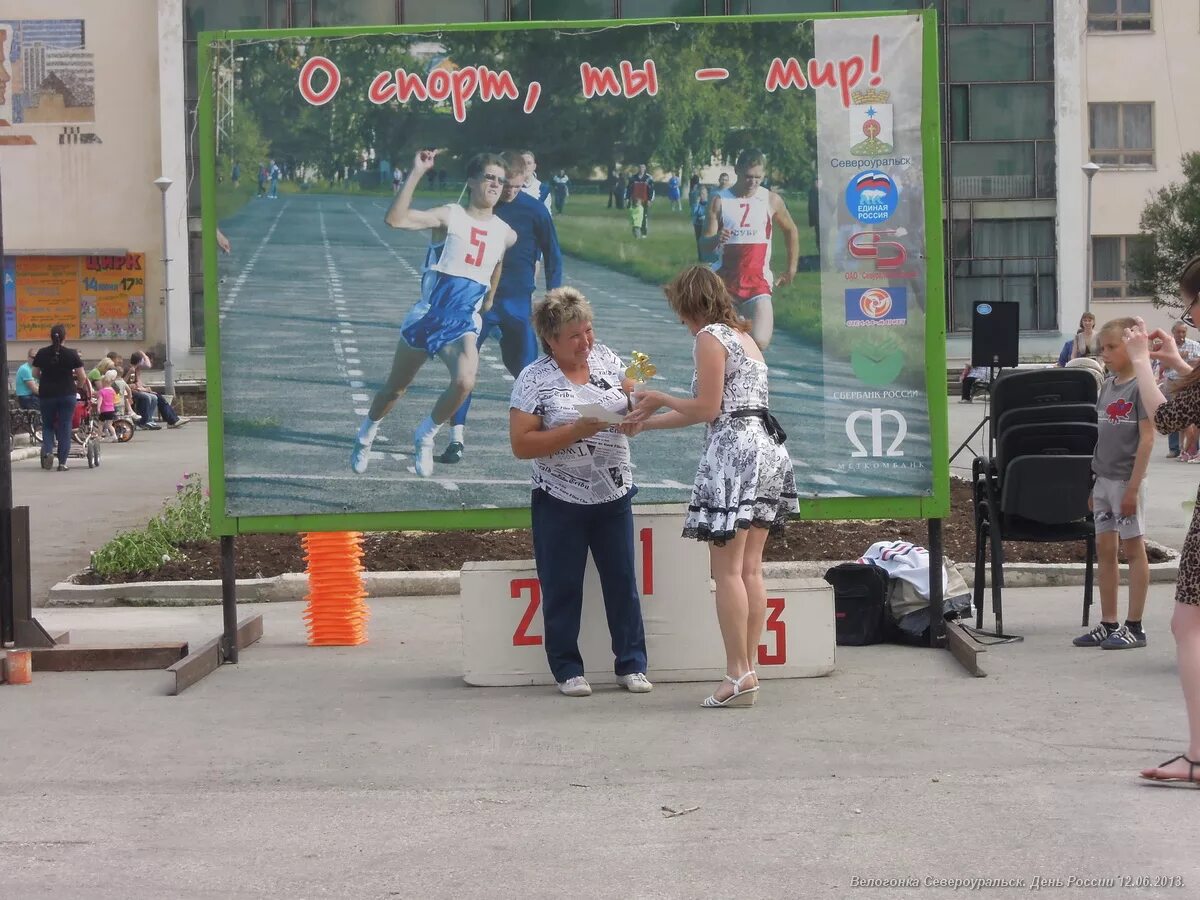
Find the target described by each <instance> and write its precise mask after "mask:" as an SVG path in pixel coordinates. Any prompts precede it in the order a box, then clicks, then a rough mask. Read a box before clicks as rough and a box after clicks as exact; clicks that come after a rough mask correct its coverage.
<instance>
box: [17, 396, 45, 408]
mask: <svg viewBox="0 0 1200 900" xmlns="http://www.w3.org/2000/svg"><path fill="white" fill-rule="evenodd" d="M17 408H18V409H41V408H42V407H41V404H40V403H39V402H38V398H37V395H36V394H26V395H24V396H23V397H17Z"/></svg>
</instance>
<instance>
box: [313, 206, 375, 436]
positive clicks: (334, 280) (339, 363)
mask: <svg viewBox="0 0 1200 900" xmlns="http://www.w3.org/2000/svg"><path fill="white" fill-rule="evenodd" d="M317 220H318V222H319V223H320V226H321V248H322V250H323V251H324V253H325V275H326V278H327V280H328V285H329V299H330V300H332V301H333V305H334V308H335V309H336V310H337V318H338V319H339V320H341V321H340V322H339V324H340V325H346V324H348V323H347V321H346V320H347V319H348V318H349V316H348V315H347V313H346V311H345V305H344V302H343V301H342V300H339V299H338V296H339V295H340V294H341V288H340V287H339V286H338V285H340V284H341V280H342V277H341V275H340V274H339V273H338V269H337V263H336V262H335V261H334V258H333V247H332V246H331V245H330V243H329V233H328V232H327V231H326V229H325V211H324V205H323V204H321V203H318V204H317ZM337 331H338V333H340V334H344V335H353V334H354V329H353V328H338V329H337ZM346 343H347V344H349V343H353V338H351V339H350V340H349V341H347V342H346ZM354 352H356V353H357V352H358V350H357V348H356V349H355V351H354ZM333 353H334V359H335V365H336V367H337V371H338V375H339V376H340V377H341V378H343V379H345V380H346V383H347V385H348V386H349V387H350V389H351V390H352V391H353V390H354V389H355V388H362V387H364V384H363V382H362V381H361V380H360V379H361V378H362V377H363V371H362V369H351V368H349V364H350V363H351V362H352V360H351V359H350V358H348V357H347V355H346V348H345V346H343V343H342V341H341V340H339V339H338V338H337V337H334V339H333ZM353 362H354V363H357V362H358V360H357V359H354V360H353ZM351 397H352V399H353V400H354V402H355V403H367V402H368V400H369V398H368V397H367V395H366V394H358V393H354V394H352V395H351ZM368 409H369V407H366V406H355V407H354V414H355V415H356V416H365V415H366V414H367V411H368ZM372 455H374V454H372ZM380 458H381V459H382V458H383V457H382V454H380Z"/></svg>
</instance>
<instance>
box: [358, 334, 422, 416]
mask: <svg viewBox="0 0 1200 900" xmlns="http://www.w3.org/2000/svg"><path fill="white" fill-rule="evenodd" d="M428 358H429V355H428V354H427V353H426V352H425V351H424V350H418V349H417V348H416V347H410V346H409V345H408V344H407V343H405V342H404V341H403V340H401V341H399V342H397V344H396V355H395V356H393V357H392V371H391V372H389V373H388V377H387V381H386V382H384V385H383V387H381V388H380V389H379V390H378V391H376V393H375V399H374V400H372V401H371V408H370V409H369V410H367V417H368V418H369V419H370V420H371V421H372V422H378V421H379V420H380V419H382V418H383V417H384V416H386V415H387V414H388V413H389V412H390V411H391V409H392V407H393V406H395V405H396V401H397V400H399V399H400V398H401V397H403V396H404V392H405V391H406V390H408V386H409V385H410V384H412V380H413V379H414V378H416V377H417V372H418V371H420V369H421V366H423V365H424V364H425V360H427V359H428Z"/></svg>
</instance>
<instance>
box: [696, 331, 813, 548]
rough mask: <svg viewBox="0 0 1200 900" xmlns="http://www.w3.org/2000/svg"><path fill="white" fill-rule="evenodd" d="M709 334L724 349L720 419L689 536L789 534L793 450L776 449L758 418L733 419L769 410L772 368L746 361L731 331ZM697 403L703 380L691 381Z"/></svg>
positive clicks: (700, 472)
mask: <svg viewBox="0 0 1200 900" xmlns="http://www.w3.org/2000/svg"><path fill="white" fill-rule="evenodd" d="M705 332H707V333H708V334H711V335H712V336H713V337H715V338H716V339H717V340H718V341H720V342H721V346H723V347H724V348H725V354H726V355H725V383H724V386H723V387H722V389H721V414H720V415H719V416H718V417H717V418H716V419H714V420H713V421H712V422H709V423H708V425H707V426H705V430H704V454H703V456H701V457H700V467H699V469H697V470H696V484H695V487H694V488H693V490H692V500H691V503H690V504H688V514H687V518H686V519H685V520H684V526H683V536H684V537H690V538H696V539H697V540H701V541H712V542H713V543H715V544H718V545H720V544H723V543H725V542H726V541H728V540H730V539H731V538H733V537H734V535H735V534H737V529H739V528H749V527H750V526H751V525H758V526H761V527H765V528H776V529H779V528H782V527H783V526H784V524H785V523H786V521H787V514H788V513H792V512H796V511H798V510H799V508H800V507H799V504H798V503H797V501H796V476H795V475H794V474H793V472H792V460H791V457H790V456H788V452H787V448H785V447H784V445H783V444H779V443H776V441H775V439H774V438H773V437H772V436H771V435H770V433H769V432H768V430H767V426H766V423H765V421H764V420H763V419H762V418H761V417H758V416H746V417H744V418H742V417H732V416H730V415H729V414H730V413H732V412H736V411H737V410H766V409H768V408H769V406H768V392H767V365H766V363H762V362H759V361H758V360H756V359H751V358H750V357H749V356H747V355H746V351H745V350H744V349H743V348H742V344H741V342H740V341H739V340H738V338H737V335H736V334H735V333H734V330H733V329H732V328H730V327H729V326H728V325H709V326H707V327H706V328H704V329H703V330H702V331H701V332H700V333H699V334H697V335H696V337H697V339H699V337H700V334H704V333H705ZM692 396H693V397H694V396H696V376H695V375H694V374H693V376H692Z"/></svg>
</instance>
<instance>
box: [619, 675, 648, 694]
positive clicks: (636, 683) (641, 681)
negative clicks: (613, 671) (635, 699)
mask: <svg viewBox="0 0 1200 900" xmlns="http://www.w3.org/2000/svg"><path fill="white" fill-rule="evenodd" d="M617 684H619V685H621V687H623V688H625V690H627V691H629V692H630V693H631V694H648V693H650V692H651V691H652V690H654V685H652V684H651V683H650V679H649V678H647V677H646V673H645V672H630V673H629V674H628V675H619V676H617Z"/></svg>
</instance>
